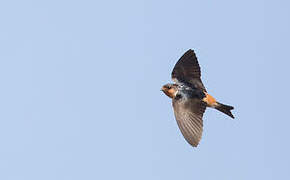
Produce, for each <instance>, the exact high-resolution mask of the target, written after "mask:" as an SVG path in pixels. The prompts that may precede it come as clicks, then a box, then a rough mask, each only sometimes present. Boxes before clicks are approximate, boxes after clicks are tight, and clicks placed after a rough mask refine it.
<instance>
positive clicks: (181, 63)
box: [171, 49, 206, 91]
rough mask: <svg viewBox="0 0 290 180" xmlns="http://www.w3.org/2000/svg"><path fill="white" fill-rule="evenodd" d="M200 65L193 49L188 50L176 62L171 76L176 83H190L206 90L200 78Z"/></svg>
mask: <svg viewBox="0 0 290 180" xmlns="http://www.w3.org/2000/svg"><path fill="white" fill-rule="evenodd" d="M200 74H201V73H200V67H199V64H198V61H197V57H196V55H195V53H194V51H193V50H191V49H190V50H188V51H187V52H186V53H184V54H183V56H182V57H181V58H180V59H179V60H178V61H177V63H176V64H175V66H174V68H173V71H172V73H171V78H172V80H173V81H174V82H175V83H190V84H192V85H194V86H195V87H196V88H199V89H202V90H203V91H206V89H205V87H204V85H203V84H202V81H201V79H200V76H201V75H200Z"/></svg>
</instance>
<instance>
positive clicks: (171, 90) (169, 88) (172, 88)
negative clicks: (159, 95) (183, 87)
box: [161, 84, 178, 98]
mask: <svg viewBox="0 0 290 180" xmlns="http://www.w3.org/2000/svg"><path fill="white" fill-rule="evenodd" d="M177 90H178V89H177V85H176V84H165V85H164V86H162V88H161V91H163V92H164V94H166V95H167V96H168V97H170V98H174V97H175V96H176V94H177Z"/></svg>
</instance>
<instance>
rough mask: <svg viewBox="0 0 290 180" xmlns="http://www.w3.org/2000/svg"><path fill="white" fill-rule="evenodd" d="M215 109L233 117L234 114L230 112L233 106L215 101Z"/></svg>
mask: <svg viewBox="0 0 290 180" xmlns="http://www.w3.org/2000/svg"><path fill="white" fill-rule="evenodd" d="M214 108H215V109H217V110H219V111H220V112H223V113H225V114H226V115H228V116H230V117H231V118H233V119H234V118H235V117H234V115H233V114H232V112H231V110H233V109H234V107H233V106H228V105H225V104H222V103H219V102H217V104H216V105H215V107H214Z"/></svg>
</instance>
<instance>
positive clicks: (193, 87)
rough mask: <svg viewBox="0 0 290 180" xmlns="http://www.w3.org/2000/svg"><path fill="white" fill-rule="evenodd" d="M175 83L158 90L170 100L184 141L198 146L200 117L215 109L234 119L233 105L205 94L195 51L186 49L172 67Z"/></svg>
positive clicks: (201, 125) (200, 134) (172, 76)
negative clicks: (210, 109) (209, 109)
mask: <svg viewBox="0 0 290 180" xmlns="http://www.w3.org/2000/svg"><path fill="white" fill-rule="evenodd" d="M171 79H172V80H173V82H174V83H168V84H165V85H163V86H162V88H161V91H163V92H164V94H166V95H167V96H168V97H169V98H171V99H172V106H173V110H174V115H175V119H176V121H177V124H178V127H179V129H180V131H181V133H182V135H183V137H184V138H185V140H186V141H187V142H188V143H189V144H190V145H191V146H193V147H197V146H198V144H199V142H200V140H201V137H202V132H203V114H204V112H205V110H206V108H207V107H208V108H214V109H216V110H218V111H220V112H222V113H224V114H226V115H228V116H230V117H231V118H233V119H234V116H233V114H232V112H231V110H233V109H234V107H233V106H229V105H225V104H222V103H220V102H218V101H217V100H216V99H215V98H214V97H213V96H211V95H210V94H208V92H207V90H206V88H205V86H204V85H203V83H202V81H201V71H200V66H199V63H198V60H197V57H196V54H195V52H194V50H192V49H189V50H188V51H186V52H185V53H184V54H183V55H182V56H181V58H180V59H179V60H178V61H177V63H176V64H175V66H174V68H173V71H172V73H171Z"/></svg>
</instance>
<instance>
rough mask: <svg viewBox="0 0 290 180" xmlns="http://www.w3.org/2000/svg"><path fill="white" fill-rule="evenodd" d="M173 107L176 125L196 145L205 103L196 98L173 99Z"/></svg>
mask: <svg viewBox="0 0 290 180" xmlns="http://www.w3.org/2000/svg"><path fill="white" fill-rule="evenodd" d="M172 103H173V109H174V115H175V119H176V121H177V124H178V127H179V129H180V131H181V133H182V135H183V136H184V138H185V139H186V141H187V142H188V143H189V144H191V145H192V146H194V147H196V146H197V145H198V143H199V141H200V139H201V136H202V131H203V120H202V116H203V113H204V111H205V109H206V105H205V104H204V103H203V102H201V101H200V100H198V99H189V100H184V99H179V100H177V99H173V101H172Z"/></svg>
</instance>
